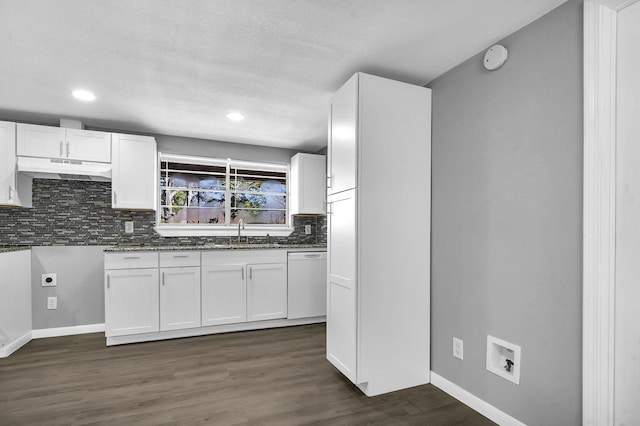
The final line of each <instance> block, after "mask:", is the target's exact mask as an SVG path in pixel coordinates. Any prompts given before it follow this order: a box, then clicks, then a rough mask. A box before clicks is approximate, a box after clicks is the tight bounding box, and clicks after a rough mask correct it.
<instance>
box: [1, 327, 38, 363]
mask: <svg viewBox="0 0 640 426" xmlns="http://www.w3.org/2000/svg"><path fill="white" fill-rule="evenodd" d="M31 334H32V332H31V331H29V332H27V333H26V334H25V335H24V336H20V337H18V338H17V339H16V340H14V341H13V342H11V343H9V344H8V345H5V346H4V347H2V348H0V358H6V357H8V356H9V355H11V354H12V353H14V352H15V351H17V350H18V349H20V348H21V347H23V346H24V345H26V344H27V343H29V342H30V341H31V338H32V336H31Z"/></svg>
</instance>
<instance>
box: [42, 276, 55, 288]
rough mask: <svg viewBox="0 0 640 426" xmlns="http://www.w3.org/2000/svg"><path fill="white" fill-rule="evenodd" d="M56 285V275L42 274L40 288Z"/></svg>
mask: <svg viewBox="0 0 640 426" xmlns="http://www.w3.org/2000/svg"><path fill="white" fill-rule="evenodd" d="M57 285H58V277H57V275H56V274H42V287H55V286H57Z"/></svg>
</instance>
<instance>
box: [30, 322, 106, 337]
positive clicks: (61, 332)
mask: <svg viewBox="0 0 640 426" xmlns="http://www.w3.org/2000/svg"><path fill="white" fill-rule="evenodd" d="M101 331H104V324H87V325H75V326H72V327H57V328H41V329H39V330H33V332H32V334H33V338H34V339H42V338H45V337H58V336H73V335H75V334H85V333H99V332H101Z"/></svg>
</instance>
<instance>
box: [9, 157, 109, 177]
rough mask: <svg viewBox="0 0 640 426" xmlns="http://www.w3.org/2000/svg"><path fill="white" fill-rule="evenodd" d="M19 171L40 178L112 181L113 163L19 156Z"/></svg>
mask: <svg viewBox="0 0 640 426" xmlns="http://www.w3.org/2000/svg"><path fill="white" fill-rule="evenodd" d="M18 172H19V173H22V174H24V175H27V176H31V177H33V178H40V179H63V180H94V181H102V182H110V181H111V164H109V163H93V162H90V161H79V160H62V159H56V158H53V159H50V158H35V157H18Z"/></svg>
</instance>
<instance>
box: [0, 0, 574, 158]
mask: <svg viewBox="0 0 640 426" xmlns="http://www.w3.org/2000/svg"><path fill="white" fill-rule="evenodd" d="M563 2H564V0H482V1H479V0H183V1H178V0H173V1H170V0H129V1H123V0H83V1H79V0H39V1H36V0H0V47H1V48H0V52H1V55H0V116H2V117H4V118H10V117H11V116H15V115H18V116H19V115H20V114H22V115H23V116H24V115H26V114H33V115H39V116H42V117H71V118H79V119H81V120H82V121H83V122H84V123H85V124H86V125H87V126H93V127H110V128H119V129H123V130H129V131H140V132H153V133H160V134H167V135H178V136H187V137H195V138H203V139H214V140H223V141H229V142H240V143H250V144H258V145H267V146H278V147H284V148H293V149H300V150H311V151H313V150H316V149H320V148H322V147H323V146H325V145H326V133H327V124H326V123H327V102H328V99H329V97H330V96H331V94H332V93H333V92H335V91H336V89H338V88H339V87H340V85H341V84H342V83H343V82H344V81H345V80H346V79H347V78H349V77H350V76H351V75H352V74H353V73H354V72H356V71H364V72H368V73H372V74H377V75H381V76H385V77H390V78H395V79H398V80H402V81H406V82H409V83H414V84H420V85H423V84H426V83H427V82H429V81H430V80H432V79H433V78H435V77H437V76H438V75H440V74H442V73H443V72H445V71H446V70H448V69H450V68H451V67H453V66H455V65H457V64H458V63H460V62H461V61H463V60H465V59H466V58H468V57H470V56H472V55H473V54H475V53H478V52H479V51H481V50H483V49H485V48H487V47H488V46H489V45H491V44H492V43H494V42H496V41H498V40H500V39H501V38H503V37H504V36H506V35H508V34H510V33H511V32H513V31H515V30H517V29H519V28H521V27H523V26H524V25H526V24H527V23H529V22H531V21H533V20H535V19H537V18H538V17H540V16H542V15H543V14H545V13H546V12H548V11H549V10H551V9H553V8H554V7H556V6H558V5H559V4H561V3H563ZM75 88H88V89H90V90H92V91H94V92H95V94H96V96H97V100H96V101H95V102H93V103H90V104H87V103H81V102H79V101H76V100H74V99H73V98H72V97H71V96H70V92H71V91H72V90H73V89H75ZM231 110H238V111H242V112H243V113H244V114H245V115H246V117H247V118H246V120H244V121H243V122H241V123H233V122H230V121H228V120H227V119H226V118H225V114H226V113H227V112H228V111H231Z"/></svg>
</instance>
